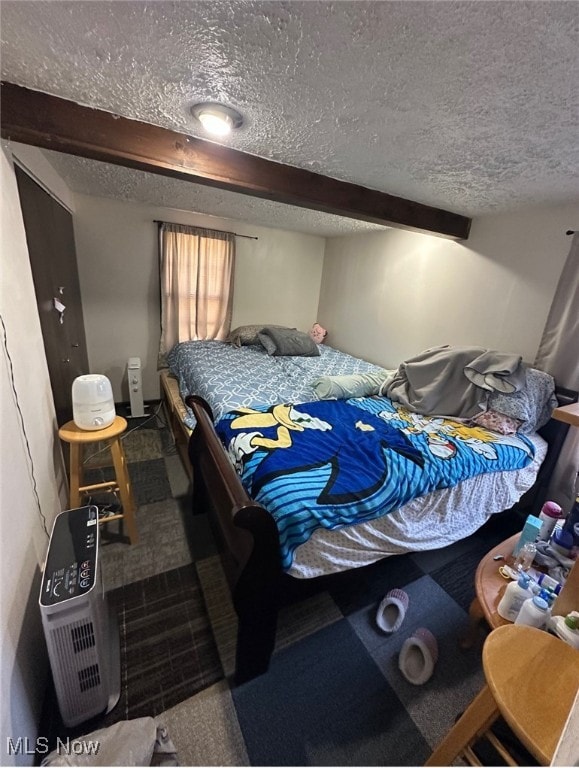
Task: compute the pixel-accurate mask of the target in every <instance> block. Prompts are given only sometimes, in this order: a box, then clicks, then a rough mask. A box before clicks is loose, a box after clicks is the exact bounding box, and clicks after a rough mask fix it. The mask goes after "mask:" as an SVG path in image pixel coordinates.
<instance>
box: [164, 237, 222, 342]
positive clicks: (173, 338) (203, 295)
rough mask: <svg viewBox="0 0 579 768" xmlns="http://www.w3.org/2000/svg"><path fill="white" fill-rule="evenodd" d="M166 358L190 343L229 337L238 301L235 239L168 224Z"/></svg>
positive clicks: (165, 296)
mask: <svg viewBox="0 0 579 768" xmlns="http://www.w3.org/2000/svg"><path fill="white" fill-rule="evenodd" d="M159 237H160V244H159V247H160V254H161V347H160V352H161V354H165V353H166V352H169V351H170V350H171V349H172V347H174V346H175V344H178V343H179V342H181V341H189V340H190V339H194V340H198V339H220V340H224V339H225V338H227V334H228V333H229V329H230V325H231V306H232V302H233V267H234V263H235V236H234V235H233V234H231V233H228V232H217V231H215V230H212V229H200V228H198V227H186V226H182V225H180V224H162V225H161V228H160V232H159Z"/></svg>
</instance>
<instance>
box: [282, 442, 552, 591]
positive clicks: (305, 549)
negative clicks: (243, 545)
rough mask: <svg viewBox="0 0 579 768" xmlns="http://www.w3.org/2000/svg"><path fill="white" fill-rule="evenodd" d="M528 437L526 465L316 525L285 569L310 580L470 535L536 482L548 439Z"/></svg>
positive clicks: (441, 544) (437, 546) (516, 499)
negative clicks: (340, 522) (367, 514)
mask: <svg viewBox="0 0 579 768" xmlns="http://www.w3.org/2000/svg"><path fill="white" fill-rule="evenodd" d="M527 437H528V438H529V439H530V440H532V442H533V444H534V445H535V457H534V459H533V461H532V462H531V463H530V464H529V465H528V466H527V467H524V468H523V469H519V470H516V471H513V470H511V471H506V472H492V473H487V474H484V475H477V476H475V477H471V478H469V479H468V480H463V481H462V482H461V483H459V484H458V485H456V486H454V487H453V488H446V489H444V490H441V491H435V492H433V493H430V494H428V496H422V497H419V498H417V499H413V500H412V501H411V502H409V503H408V504H405V505H404V506H403V507H400V509H398V510H396V511H395V512H391V513H390V514H388V515H385V516H384V517H380V518H378V519H376V520H372V521H371V522H368V523H359V524H357V525H351V526H348V527H346V528H340V529H337V530H328V529H326V528H318V529H317V530H316V531H314V533H313V535H312V536H311V538H310V539H309V540H308V541H307V542H306V543H305V544H302V545H301V546H299V547H298V548H297V549H296V551H295V553H294V560H293V563H292V566H291V568H290V569H289V571H288V573H289V574H290V575H291V576H295V577H296V578H300V579H311V578H314V577H315V576H323V575H326V574H330V573H337V572H338V571H345V570H348V569H350V568H359V567H361V566H363V565H368V564H369V563H374V562H376V561H377V560H381V559H382V558H383V557H389V556H390V555H401V554H404V553H405V552H420V551H422V550H427V549H439V548H440V547H446V546H447V545H449V544H452V543H453V542H455V541H459V540H460V539H464V538H466V537H467V536H470V534H472V533H474V532H475V531H476V530H478V529H479V528H480V527H481V525H483V524H484V523H485V522H486V521H487V520H488V518H489V517H490V516H491V515H493V514H496V513H497V512H502V511H504V510H506V509H510V507H512V506H513V504H515V502H516V501H518V499H520V497H521V496H522V495H523V493H524V492H525V491H527V490H528V489H529V488H530V487H531V486H532V485H533V483H534V482H535V479H536V477H537V472H538V471H539V467H540V466H541V463H542V461H543V459H544V457H545V454H546V452H547V443H546V442H545V441H544V440H543V439H542V438H541V437H540V436H539V435H537V434H534V435H527Z"/></svg>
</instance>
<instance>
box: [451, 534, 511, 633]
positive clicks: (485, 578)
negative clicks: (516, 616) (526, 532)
mask: <svg viewBox="0 0 579 768" xmlns="http://www.w3.org/2000/svg"><path fill="white" fill-rule="evenodd" d="M520 535H521V534H520V533H515V534H514V535H513V536H511V537H510V538H508V539H506V540H505V541H502V542H501V543H500V544H497V546H496V547H494V548H493V549H491V550H490V552H487V554H486V555H485V556H484V557H483V558H482V560H481V561H480V563H479V564H478V567H477V569H476V573H475V577H474V586H475V591H476V597H475V598H474V600H473V601H472V603H471V604H470V608H469V610H468V615H469V628H468V631H467V633H466V634H465V635H464V637H462V638H461V640H460V645H461V647H462V648H471V647H472V645H473V644H474V642H475V640H476V637H477V633H478V629H479V625H480V622H481V621H483V620H485V621H486V622H487V624H488V625H489V627H491V629H496V628H497V627H502V626H505V625H507V624H511V623H512V622H510V621H507V619H503V618H502V616H499V614H498V613H497V607H498V604H499V602H500V600H501V597H502V596H503V594H504V591H505V589H506V588H507V585H508V584H510V582H511V579H504V578H503V577H502V576H501V574H500V573H499V568H500V567H501V565H505V564H507V565H512V563H513V560H514V555H513V549H514V548H515V544H516V543H517V540H518V538H519V536H520ZM498 555H502V556H503V559H502V560H495V559H494V558H495V557H497V556H498Z"/></svg>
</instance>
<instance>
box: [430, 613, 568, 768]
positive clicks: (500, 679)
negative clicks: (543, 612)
mask: <svg viewBox="0 0 579 768" xmlns="http://www.w3.org/2000/svg"><path fill="white" fill-rule="evenodd" d="M482 660H483V669H484V673H485V679H486V685H485V687H484V688H483V689H482V691H481V692H480V693H479V694H478V695H477V696H476V698H475V699H474V700H473V701H472V703H471V704H470V705H469V707H468V708H467V709H466V710H465V712H464V713H463V715H462V716H461V717H460V718H459V720H457V722H456V723H455V725H454V726H453V728H452V729H451V730H450V732H449V733H448V734H447V735H446V736H445V738H444V739H443V740H442V741H441V743H440V744H439V745H438V746H437V748H436V749H435V750H434V752H433V753H432V755H431V756H430V758H429V759H428V760H427V762H426V763H425V765H427V766H432V765H452V764H453V762H454V760H456V758H457V757H458V756H459V755H462V756H464V757H465V758H466V759H467V760H468V761H469V764H470V765H480V763H479V762H474V761H476V760H477V757H476V754H475V753H474V752H473V749H472V747H473V745H474V744H475V743H476V741H477V740H478V739H479V738H481V737H482V736H485V737H486V738H487V739H489V741H490V742H491V744H493V746H494V747H495V749H497V751H498V752H499V754H500V755H501V756H502V757H503V758H505V755H507V756H508V751H506V750H505V746H504V745H503V744H502V743H501V742H500V741H499V740H498V739H497V737H496V735H495V734H493V733H492V731H491V730H490V728H491V726H492V725H493V723H494V722H495V721H496V720H497V718H498V717H499V716H500V715H502V717H503V718H504V719H505V721H506V722H507V723H508V725H509V726H510V728H511V730H512V731H513V733H514V734H515V736H517V738H518V739H519V740H520V741H521V743H522V744H523V745H524V746H525V747H526V748H527V750H528V751H529V752H530V753H531V754H532V755H533V757H534V758H535V759H536V760H537V761H538V762H539V763H540V764H541V765H549V764H550V763H551V761H552V759H553V755H554V754H555V750H556V748H557V745H558V743H559V739H560V737H561V734H562V733H563V729H564V727H565V724H566V722H567V718H568V716H569V713H570V712H571V710H572V707H573V704H574V702H575V697H576V696H577V688H578V686H579V651H577V650H576V649H575V648H573V647H572V646H570V645H568V644H567V643H565V642H563V640H559V638H557V637H554V636H553V635H550V634H548V633H547V632H543V631H542V630H539V629H535V628H534V627H526V626H519V625H515V624H508V625H507V626H504V627H503V626H502V627H498V628H497V629H495V630H494V631H493V632H491V633H490V634H489V636H488V637H487V639H486V640H485V644H484V647H483V656H482ZM507 764H508V765H512V764H513V763H512V762H510V763H509V762H507Z"/></svg>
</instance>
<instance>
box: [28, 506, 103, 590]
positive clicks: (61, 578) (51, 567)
mask: <svg viewBox="0 0 579 768" xmlns="http://www.w3.org/2000/svg"><path fill="white" fill-rule="evenodd" d="M98 537H99V531H98V509H97V507H95V506H88V507H79V508H78V509H68V510H66V511H65V512H61V513H60V514H59V515H58V516H57V517H56V519H55V521H54V525H53V527H52V534H51V536H50V542H49V545H48V555H47V557H46V565H45V566H44V575H43V578H42V588H41V593H40V603H41V605H55V604H56V603H62V602H64V601H65V600H70V598H72V597H77V596H78V595H82V594H85V593H86V592H88V591H89V590H91V589H92V588H93V587H94V585H95V577H96V562H97V550H98V541H99V538H98Z"/></svg>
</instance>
